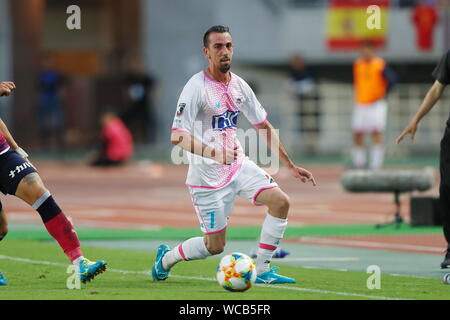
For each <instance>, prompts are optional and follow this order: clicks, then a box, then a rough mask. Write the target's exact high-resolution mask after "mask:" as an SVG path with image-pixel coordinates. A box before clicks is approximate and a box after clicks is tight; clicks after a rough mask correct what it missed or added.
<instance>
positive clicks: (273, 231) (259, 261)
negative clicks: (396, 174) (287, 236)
mask: <svg viewBox="0 0 450 320" xmlns="http://www.w3.org/2000/svg"><path fill="white" fill-rule="evenodd" d="M287 223H288V220H287V219H280V218H275V217H274V216H272V215H270V214H267V216H266V219H265V220H264V223H263V226H262V230H261V239H260V243H259V248H258V253H257V257H256V273H257V274H261V273H264V272H267V271H269V269H270V261H271V260H272V256H273V254H274V253H275V250H276V249H277V247H278V246H279V245H280V241H281V239H282V238H283V235H284V231H285V230H286V227H287Z"/></svg>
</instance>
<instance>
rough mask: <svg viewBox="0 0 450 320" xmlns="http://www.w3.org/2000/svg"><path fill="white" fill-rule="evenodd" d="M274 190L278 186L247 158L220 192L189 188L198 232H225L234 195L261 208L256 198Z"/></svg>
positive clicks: (217, 190)
mask: <svg viewBox="0 0 450 320" xmlns="http://www.w3.org/2000/svg"><path fill="white" fill-rule="evenodd" d="M276 187H278V184H277V183H276V182H275V181H274V180H273V178H272V177H271V176H270V175H269V174H267V173H266V172H265V171H264V170H263V169H262V168H260V167H258V166H257V165H256V164H255V163H254V162H253V161H251V160H250V159H248V158H246V159H245V160H244V162H243V163H242V166H241V168H240V169H239V171H238V172H237V173H236V174H235V176H234V177H233V178H232V180H231V182H230V183H228V184H227V185H226V186H224V187H222V188H219V189H213V188H204V187H203V188H201V187H200V188H199V187H188V188H189V192H190V194H191V198H192V203H193V204H194V208H195V212H196V214H197V218H198V220H199V222H200V229H201V230H202V232H203V233H204V234H213V233H218V232H220V231H222V230H224V229H226V227H227V224H228V218H229V216H230V215H231V212H232V211H233V206H234V201H235V198H236V195H239V196H240V197H242V198H244V199H247V200H248V201H250V202H252V203H253V204H254V205H257V206H261V205H263V204H261V203H257V202H256V198H257V197H258V195H259V194H260V193H261V192H262V191H264V190H267V189H272V188H276Z"/></svg>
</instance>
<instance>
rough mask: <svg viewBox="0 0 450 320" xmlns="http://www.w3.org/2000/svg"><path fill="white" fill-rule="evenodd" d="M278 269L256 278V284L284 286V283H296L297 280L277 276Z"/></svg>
mask: <svg viewBox="0 0 450 320" xmlns="http://www.w3.org/2000/svg"><path fill="white" fill-rule="evenodd" d="M278 269H279V268H278V267H272V268H270V270H269V271H267V272H264V273H261V274H258V275H257V276H256V281H255V283H265V284H282V283H296V282H297V281H295V279H292V278H288V277H285V276H282V275H279V274H277V273H276V272H277V271H278Z"/></svg>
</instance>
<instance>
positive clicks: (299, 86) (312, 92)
mask: <svg viewBox="0 0 450 320" xmlns="http://www.w3.org/2000/svg"><path fill="white" fill-rule="evenodd" d="M289 88H290V90H289V91H290V92H292V93H293V94H294V95H295V97H296V98H297V101H298V108H299V116H300V132H301V134H302V136H303V137H304V138H305V143H306V147H307V152H308V153H311V154H314V153H315V152H316V149H317V140H318V134H319V132H320V117H321V111H320V106H319V97H318V94H317V86H316V76H315V73H314V71H313V70H312V69H311V68H310V67H308V66H307V65H306V62H305V59H304V58H303V57H302V56H301V55H298V54H296V55H294V56H292V57H291V60H290V66H289Z"/></svg>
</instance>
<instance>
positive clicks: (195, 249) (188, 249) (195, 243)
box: [162, 237, 211, 270]
mask: <svg viewBox="0 0 450 320" xmlns="http://www.w3.org/2000/svg"><path fill="white" fill-rule="evenodd" d="M209 256H211V253H209V251H208V249H207V248H206V245H205V240H204V238H203V237H197V238H191V239H188V240H186V241H185V242H182V243H180V244H179V245H178V246H176V247H175V248H173V249H172V250H170V251H169V252H167V253H166V254H165V256H164V257H163V259H162V264H163V268H164V269H166V270H169V269H170V268H172V267H173V266H174V265H175V264H177V263H178V262H180V261H182V260H185V261H189V260H199V259H205V258H207V257H209Z"/></svg>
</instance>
